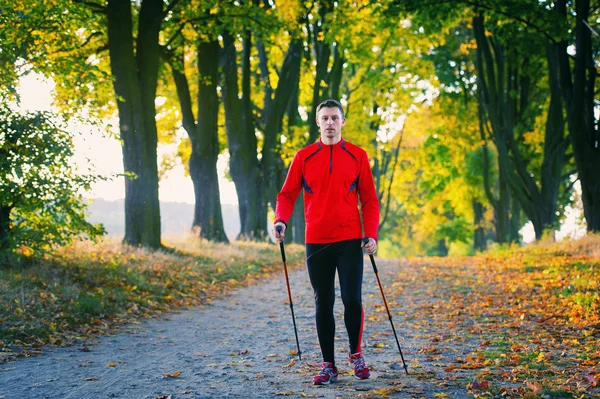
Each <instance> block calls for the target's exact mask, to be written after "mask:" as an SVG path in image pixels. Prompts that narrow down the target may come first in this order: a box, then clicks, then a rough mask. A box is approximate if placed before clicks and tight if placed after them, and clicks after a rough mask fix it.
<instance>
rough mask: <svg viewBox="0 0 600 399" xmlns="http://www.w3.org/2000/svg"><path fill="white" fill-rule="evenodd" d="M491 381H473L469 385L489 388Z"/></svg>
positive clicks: (471, 387) (475, 387)
mask: <svg viewBox="0 0 600 399" xmlns="http://www.w3.org/2000/svg"><path fill="white" fill-rule="evenodd" d="M489 385H490V384H489V382H487V381H473V382H471V383H469V384H468V385H467V388H469V389H487V388H489Z"/></svg>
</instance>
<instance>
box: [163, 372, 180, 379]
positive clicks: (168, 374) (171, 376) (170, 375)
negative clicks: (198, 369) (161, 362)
mask: <svg viewBox="0 0 600 399" xmlns="http://www.w3.org/2000/svg"><path fill="white" fill-rule="evenodd" d="M163 375H164V376H165V377H168V378H177V377H179V376H180V375H181V371H176V372H174V373H172V374H170V373H167V372H166V371H163Z"/></svg>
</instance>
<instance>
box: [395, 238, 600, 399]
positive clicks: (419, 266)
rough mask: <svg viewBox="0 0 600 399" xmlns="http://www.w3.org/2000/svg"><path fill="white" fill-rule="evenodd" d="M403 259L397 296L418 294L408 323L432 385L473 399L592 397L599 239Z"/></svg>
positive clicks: (599, 349)
mask: <svg viewBox="0 0 600 399" xmlns="http://www.w3.org/2000/svg"><path fill="white" fill-rule="evenodd" d="M407 262H410V263H411V265H410V267H408V268H405V269H404V270H408V275H403V276H398V280H399V281H402V282H403V283H402V285H403V286H399V288H400V289H401V290H400V291H399V292H402V291H403V292H405V293H406V292H409V290H411V291H413V292H414V291H418V292H421V302H418V303H415V304H414V306H413V308H412V309H411V311H410V312H409V314H408V315H407V319H408V320H414V324H415V325H417V326H418V328H419V329H422V331H423V333H424V334H428V335H429V336H430V337H431V339H430V343H431V345H430V346H429V347H426V348H423V349H422V353H425V354H429V353H432V354H436V355H435V356H434V355H430V356H426V358H427V359H428V360H430V362H432V363H433V364H437V365H439V366H440V367H441V368H442V370H443V371H441V372H440V374H437V375H436V378H442V379H444V380H446V379H447V380H448V381H455V380H456V379H459V380H460V379H464V378H465V377H468V378H469V381H468V382H464V381H463V383H465V384H466V387H467V389H469V392H470V394H471V395H472V396H473V397H479V398H484V397H503V398H559V397H568V398H596V397H600V237H598V236H589V237H586V238H584V239H582V240H579V241H573V242H564V243H540V244H536V245H532V246H527V247H525V248H510V249H505V250H502V251H496V252H494V253H488V254H483V255H478V256H474V257H469V258H465V257H450V258H424V259H414V260H408V261H407ZM423 294H425V295H423ZM424 297H425V298H426V299H425V300H423V298H424ZM392 298H393V299H396V300H398V301H400V300H402V297H396V298H394V297H392ZM404 298H406V296H404ZM425 320H426V321H427V323H425V324H422V326H419V325H418V323H421V322H422V321H425Z"/></svg>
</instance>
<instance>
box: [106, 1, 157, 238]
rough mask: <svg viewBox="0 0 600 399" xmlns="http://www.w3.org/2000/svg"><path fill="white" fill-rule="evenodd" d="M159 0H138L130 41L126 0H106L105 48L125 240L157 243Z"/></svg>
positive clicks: (129, 20)
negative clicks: (119, 154) (121, 173)
mask: <svg viewBox="0 0 600 399" xmlns="http://www.w3.org/2000/svg"><path fill="white" fill-rule="evenodd" d="M162 7H163V1H162V0H143V1H142V4H141V10H140V15H139V22H138V32H137V40H136V43H135V45H134V38H133V18H132V10H131V2H130V1H129V0H109V1H108V5H107V8H106V15H107V21H108V51H109V55H110V65H111V71H112V74H113V76H114V90H115V94H116V97H117V107H118V113H119V130H120V135H121V139H122V140H123V164H124V170H125V173H128V174H133V175H134V177H133V178H130V177H127V178H126V179H125V237H124V242H125V243H127V244H130V245H142V246H146V247H150V248H159V247H161V242H160V206H159V200H158V165H157V154H156V146H157V142H158V138H157V128H156V121H155V116H156V110H155V108H154V99H155V97H156V87H157V84H158V68H159V43H158V35H159V32H160V27H161V22H162V18H163V11H162Z"/></svg>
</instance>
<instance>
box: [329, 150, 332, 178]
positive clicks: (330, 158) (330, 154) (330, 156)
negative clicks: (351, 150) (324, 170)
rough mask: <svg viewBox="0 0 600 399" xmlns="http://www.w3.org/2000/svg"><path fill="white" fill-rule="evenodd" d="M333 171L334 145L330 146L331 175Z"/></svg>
mask: <svg viewBox="0 0 600 399" xmlns="http://www.w3.org/2000/svg"><path fill="white" fill-rule="evenodd" d="M332 170H333V145H330V146H329V174H331V171H332Z"/></svg>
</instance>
